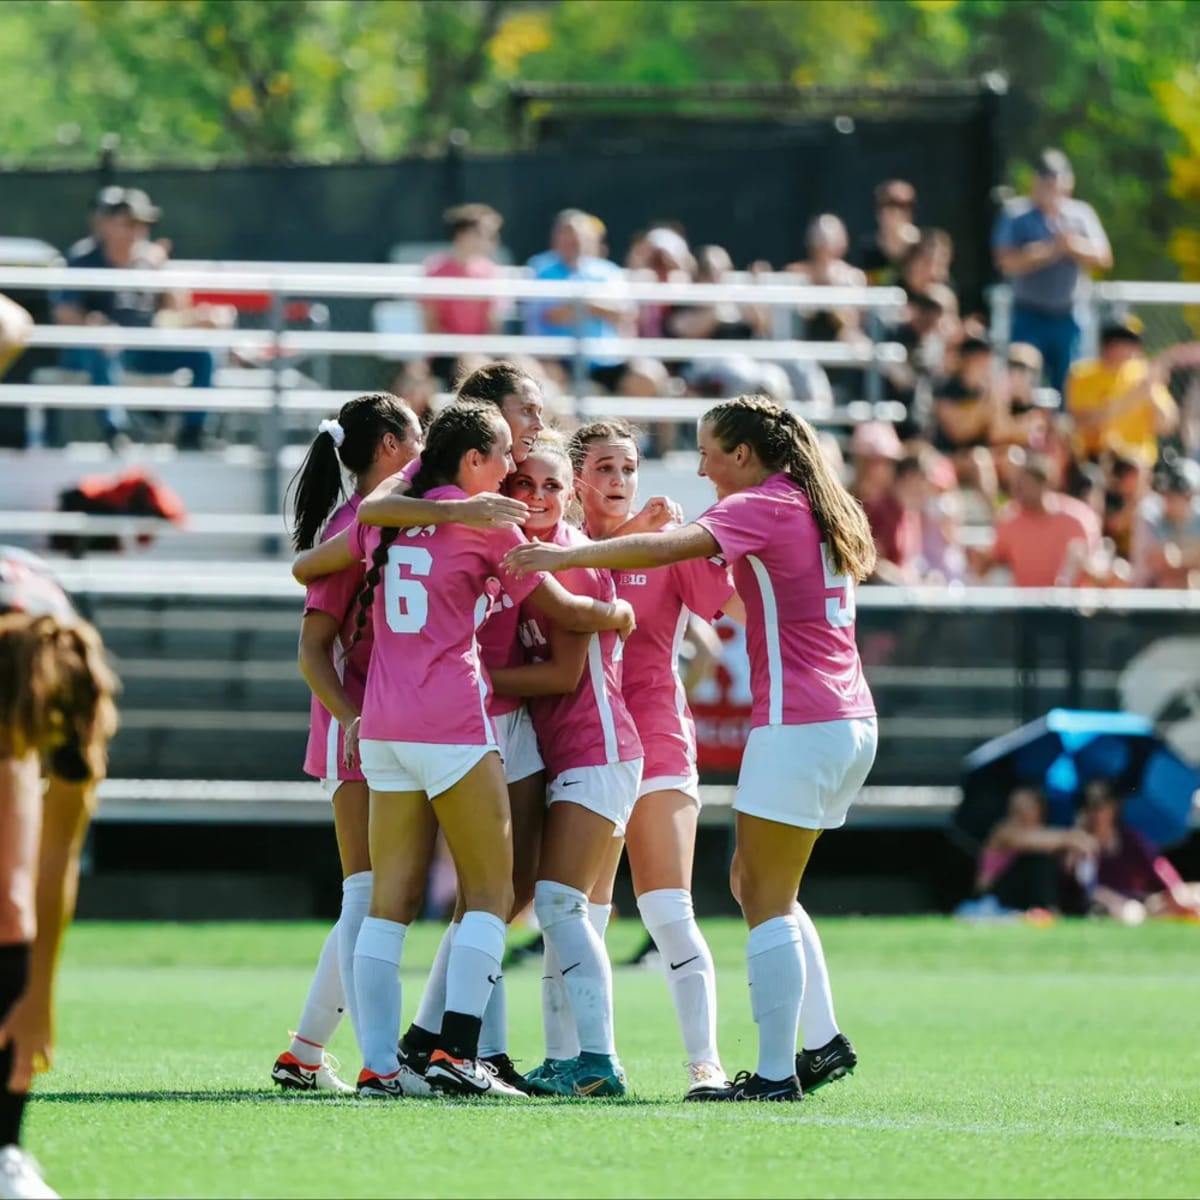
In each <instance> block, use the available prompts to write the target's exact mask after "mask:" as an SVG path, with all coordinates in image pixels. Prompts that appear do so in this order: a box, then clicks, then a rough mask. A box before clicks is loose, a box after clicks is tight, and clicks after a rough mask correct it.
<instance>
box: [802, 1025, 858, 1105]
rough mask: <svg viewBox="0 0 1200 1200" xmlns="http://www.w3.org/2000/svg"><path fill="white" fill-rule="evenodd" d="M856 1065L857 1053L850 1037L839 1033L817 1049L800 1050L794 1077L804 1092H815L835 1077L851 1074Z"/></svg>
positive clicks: (839, 1077) (831, 1081)
mask: <svg viewBox="0 0 1200 1200" xmlns="http://www.w3.org/2000/svg"><path fill="white" fill-rule="evenodd" d="M857 1066H858V1055H857V1054H855V1053H854V1047H853V1046H852V1045H850V1039H849V1038H848V1037H846V1035H845V1034H844V1033H839V1034H838V1035H837V1036H836V1037H835V1038H833V1039H832V1040H831V1041H828V1042H826V1043H825V1045H824V1046H822V1047H821V1048H820V1049H819V1050H801V1051H800V1053H799V1054H797V1055H796V1078H797V1079H799V1080H800V1086H801V1087H802V1088H803V1089H804V1090H805V1091H806V1092H815V1091H816V1090H817V1088H820V1087H824V1086H825V1085H826V1084H827V1083H833V1081H834V1080H835V1079H841V1078H843V1077H844V1076H846V1075H852V1074H853V1073H854V1068H855V1067H857Z"/></svg>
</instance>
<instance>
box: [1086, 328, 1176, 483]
mask: <svg viewBox="0 0 1200 1200" xmlns="http://www.w3.org/2000/svg"><path fill="white" fill-rule="evenodd" d="M1173 350H1176V351H1178V350H1185V351H1186V350H1187V347H1179V348H1173ZM1172 360H1173V351H1172V350H1166V351H1164V352H1163V353H1162V354H1161V355H1159V356H1158V358H1157V359H1155V360H1154V361H1153V362H1151V361H1149V360H1148V359H1147V358H1146V356H1145V354H1144V353H1143V351H1142V334H1141V329H1140V327H1139V325H1138V323H1137V322H1135V321H1133V320H1131V319H1125V320H1123V321H1113V322H1110V323H1109V324H1107V325H1105V326H1104V328H1103V329H1102V330H1101V331H1100V357H1099V358H1093V359H1086V360H1084V361H1082V362H1077V363H1076V364H1075V365H1074V366H1073V367H1072V368H1071V373H1070V374H1069V375H1068V376H1067V391H1066V407H1067V412H1068V413H1070V415H1071V417H1072V419H1073V420H1074V422H1075V451H1076V453H1077V454H1078V455H1080V456H1081V457H1086V458H1093V459H1095V458H1098V457H1099V456H1100V455H1101V454H1102V453H1103V452H1104V451H1105V450H1107V449H1111V448H1112V447H1114V446H1120V447H1121V448H1123V449H1126V450H1130V451H1133V452H1134V453H1135V454H1137V455H1138V456H1139V457H1140V458H1141V459H1142V460H1143V461H1144V462H1146V463H1148V464H1151V465H1153V464H1154V462H1155V461H1156V460H1157V459H1158V440H1159V438H1160V437H1163V436H1165V435H1166V434H1169V433H1173V432H1174V431H1175V429H1176V428H1177V427H1178V425H1179V409H1178V407H1177V406H1176V404H1175V401H1174V400H1173V399H1172V398H1171V393H1170V392H1169V391H1167V388H1166V385H1165V383H1164V380H1165V378H1166V376H1167V375H1168V374H1169V372H1170V370H1171V363H1172Z"/></svg>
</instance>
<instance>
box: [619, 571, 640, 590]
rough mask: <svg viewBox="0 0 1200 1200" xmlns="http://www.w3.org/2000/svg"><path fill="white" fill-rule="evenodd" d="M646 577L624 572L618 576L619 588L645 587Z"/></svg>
mask: <svg viewBox="0 0 1200 1200" xmlns="http://www.w3.org/2000/svg"><path fill="white" fill-rule="evenodd" d="M645 586H646V576H645V575H640V574H634V573H631V572H629V571H622V572H621V573H620V574H619V575H618V576H617V587H645Z"/></svg>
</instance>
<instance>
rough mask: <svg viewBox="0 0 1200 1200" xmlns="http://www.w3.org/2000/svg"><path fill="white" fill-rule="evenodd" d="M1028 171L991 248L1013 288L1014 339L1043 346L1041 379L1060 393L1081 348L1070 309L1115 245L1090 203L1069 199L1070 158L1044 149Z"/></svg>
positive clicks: (1105, 264)
mask: <svg viewBox="0 0 1200 1200" xmlns="http://www.w3.org/2000/svg"><path fill="white" fill-rule="evenodd" d="M1033 169H1034V179H1033V187H1032V191H1031V194H1030V197H1029V198H1028V199H1024V200H1016V201H1013V202H1012V203H1010V204H1008V205H1006V206H1005V208H1004V211H1003V212H1002V213H1001V214H1000V217H999V219H998V220H997V222H996V227H995V230H994V231H993V233H992V250H993V253H994V254H995V258H996V266H997V268H998V269H999V270H1000V271H1001V272H1002V273H1003V274H1004V275H1006V276H1007V277H1008V281H1009V283H1010V285H1011V287H1012V302H1013V308H1012V340H1013V341H1014V342H1029V343H1030V344H1031V345H1034V346H1036V347H1037V348H1038V350H1040V351H1041V353H1042V357H1043V358H1044V359H1045V361H1046V381H1047V382H1048V383H1049V385H1050V386H1051V387H1052V388H1054V389H1055V390H1056V391H1058V392H1060V393H1061V392H1062V391H1063V389H1064V385H1065V381H1066V378H1067V370H1068V369H1069V367H1070V365H1071V363H1072V362H1073V361H1074V360H1075V358H1076V356H1077V355H1078V353H1079V323H1078V321H1077V320H1076V317H1075V308H1076V305H1077V304H1078V303H1079V301H1080V299H1081V298H1082V295H1083V290H1084V288H1085V287H1086V286H1087V274H1086V273H1087V272H1088V271H1092V270H1101V271H1107V270H1108V269H1109V268H1110V267H1111V266H1112V249H1111V247H1110V246H1109V244H1108V237H1107V235H1106V234H1105V232H1104V226H1103V225H1101V224H1100V218H1099V217H1097V216H1096V212H1095V210H1094V209H1093V208H1092V206H1091V205H1090V204H1085V203H1084V202H1083V201H1082V200H1076V199H1074V198H1073V192H1074V190H1075V176H1074V173H1073V171H1072V170H1071V163H1070V161H1069V160H1068V158H1067V156H1066V155H1065V154H1063V153H1062V151H1061V150H1043V151H1042V152H1041V154H1039V155H1038V157H1037V159H1036V160H1035V161H1034V163H1033Z"/></svg>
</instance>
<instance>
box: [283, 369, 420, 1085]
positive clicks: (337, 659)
mask: <svg viewBox="0 0 1200 1200" xmlns="http://www.w3.org/2000/svg"><path fill="white" fill-rule="evenodd" d="M420 450H421V427H420V425H419V424H418V423H417V419H416V417H415V416H414V415H413V414H412V412H411V411H410V410H409V408H408V406H407V405H406V404H405V403H404V402H403V401H402V400H399V399H397V397H395V396H392V395H389V394H388V393H386V392H374V393H371V394H369V395H365V396H359V397H357V398H356V399H354V400H350V401H348V402H347V403H346V404H344V405H342V407H341V409H340V411H339V412H338V414H337V416H336V417H334V418H332V419H331V420H324V421H322V422H321V424H320V427H319V431H318V433H317V436H316V438H315V439H314V440H313V443H312V445H311V446H310V447H309V450H308V454H307V455H306V456H305V459H304V462H303V463H302V464H301V467H300V470H299V471H297V472H296V475H295V478H294V479H293V480H292V485H291V491H292V493H293V496H292V503H293V513H294V518H293V529H292V543H293V545H294V546H295V548H296V549H297V550H308V549H309V548H310V547H311V546H312V545H313V544H314V542H315V541H316V539H317V536H318V534H322V535H323V537H325V538H330V537H333V536H334V535H336V534H338V533H340V532H341V531H342V530H343V529H345V528H346V527H347V526H349V525H351V524H353V522H354V514H355V512H356V511H357V510H358V505H359V502H360V500H361V499H362V497H363V496H364V495H366V494H368V493H369V492H371V491H373V490H374V489H375V488H376V487H377V486H378V485H379V484H380V483H381V482H382V481H383V480H384V479H386V478H387V477H388V476H389V475H392V474H394V473H395V472H396V471H399V470H400V469H401V468H402V467H404V466H405V464H407V463H408V461H409V460H410V459H412V458H413V457H414V456H415V455H417V454H418V453H420ZM343 468H344V469H345V471H346V472H347V473H348V474H349V475H350V477H351V478H352V479H353V481H354V491H353V492H352V493H351V495H350V496H349V498H348V499H346V500H345V501H344V502H343V503H342V504H341V505H340V506H339V507H337V508H336V510H335V509H334V506H335V505H336V504H337V502H338V500H340V499H341V498H342V496H343V483H342V471H343ZM331 512H332V516H331V515H330V514H331ZM363 574H364V571H363V567H362V564H361V563H354V564H352V565H351V566H350V567H348V568H347V569H345V570H343V571H337V572H335V573H334V574H332V575H326V576H324V577H323V578H321V579H318V580H316V581H314V582H313V583H312V584H311V585H310V587H309V588H308V594H307V596H306V597H305V602H304V620H303V623H302V624H301V626H300V669H301V671H302V672H303V673H304V678H305V680H306V681H307V683H308V685H309V687H310V688H311V689H312V694H313V696H312V708H311V714H310V717H309V734H308V748H307V752H306V754H305V758H304V770H305V772H306V773H307V774H309V775H312V776H313V777H314V778H316V779H319V780H320V781H321V786H322V787H323V788H324V789H325V792H326V794H327V795H328V796H329V798H330V800H331V802H332V804H333V825H334V833H335V835H336V836H337V843H338V854H339V857H340V858H341V865H342V909H341V913H340V915H339V917H338V920H337V923H336V924H335V925H334V927H333V929H331V930H330V932H329V936H328V937H327V938H326V939H325V945H324V947H323V948H322V950H321V955H320V957H319V959H318V960H317V970H316V973H315V974H314V976H313V981H312V984H311V985H310V987H309V992H308V999H307V1000H306V1002H305V1005H304V1009H303V1011H302V1013H301V1015H300V1021H299V1023H298V1024H297V1026H296V1032H295V1033H294V1034H293V1035H292V1043H291V1046H290V1047H289V1048H288V1050H287V1051H285V1052H284V1053H283V1054H281V1055H280V1056H279V1057H278V1058H277V1059H276V1060H275V1065H274V1066H273V1067H272V1068H271V1078H272V1079H273V1080H274V1081H275V1082H276V1083H277V1084H279V1085H280V1086H281V1087H283V1088H288V1089H295V1090H298V1091H333V1092H353V1090H354V1089H353V1088H352V1087H350V1085H349V1084H346V1083H343V1082H342V1081H341V1080H340V1079H338V1077H337V1076H336V1075H335V1074H334V1073H333V1071H332V1070H331V1069H330V1067H329V1064H328V1063H327V1061H326V1059H327V1056H326V1054H325V1046H326V1045H327V1044H328V1042H329V1039H330V1038H331V1037H332V1036H333V1033H334V1031H335V1030H336V1029H337V1026H338V1023H339V1022H340V1021H341V1016H342V1012H343V1010H345V1009H347V1008H348V1009H349V1010H350V1018H351V1021H352V1022H354V1024H355V1032H356V1034H357V1020H356V1017H355V1003H354V943H355V940H356V939H357V937H358V930H359V926H360V925H361V924H362V920H363V917H365V916H366V914H367V903H368V901H369V899H370V896H371V859H370V855H369V853H368V848H367V784H366V780H365V779H364V778H363V774H362V771H361V770H360V769H359V765H358V761H357V758H358V752H357V748H356V746H357V740H358V721H359V714H360V712H361V711H362V700H363V693H364V691H365V689H366V682H367V663H368V662H369V661H370V655H371V639H370V637H366V638H363V639H362V640H361V641H360V642H359V643H358V645H357V646H356V647H355V649H354V652H353V653H347V647H348V645H349V644H350V640H351V637H352V635H353V628H352V623H353V619H354V616H355V611H356V606H355V600H356V599H357V597H358V593H359V592H360V591H361V590H362V586H363Z"/></svg>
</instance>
